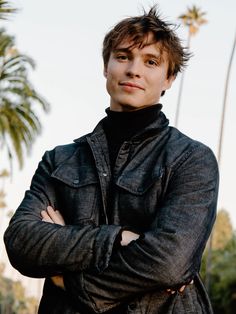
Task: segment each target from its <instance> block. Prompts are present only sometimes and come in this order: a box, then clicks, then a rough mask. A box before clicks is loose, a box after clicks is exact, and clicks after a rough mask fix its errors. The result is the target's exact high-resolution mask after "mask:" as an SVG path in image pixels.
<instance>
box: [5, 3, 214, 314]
mask: <svg viewBox="0 0 236 314" xmlns="http://www.w3.org/2000/svg"><path fill="white" fill-rule="evenodd" d="M103 58H104V76H105V78H106V82H107V91H108V93H109V95H110V108H109V109H107V110H106V113H107V117H105V118H104V119H103V120H102V121H100V122H99V124H98V125H97V126H96V128H95V130H94V131H93V132H92V133H91V134H88V135H86V136H83V137H81V138H79V139H77V140H75V142H74V143H73V144H70V145H64V146H58V147H56V148H55V149H54V150H53V151H50V152H46V153H45V155H44V157H43V159H42V161H41V162H40V164H39V166H38V169H37V170H36V173H35V175H34V177H33V180H32V184H31V187H30V190H29V191H27V192H26V195H25V198H24V199H23V201H22V203H21V205H20V206H19V208H18V209H17V211H16V213H15V215H14V216H13V218H12V220H11V222H10V225H9V227H8V229H7V230H6V232H5V243H6V248H7V251H8V254H9V258H10V261H11V263H12V265H13V266H14V267H15V268H17V269H18V270H19V271H20V272H21V273H22V274H24V275H26V276H31V277H45V278H46V281H45V286H44V292H43V297H42V300H41V304H40V309H39V313H43V314H53V313H56V314H59V313H61V314H69V313H70V314H72V313H74V314H75V313H79V314H87V313H112V314H115V313H119V314H125V313H136V314H138V313H148V314H156V313H163V314H166V313H176V314H181V313H192V314H196V313H212V309H211V305H210V302H209V299H208V296H207V293H206V291H205V289H204V287H203V284H202V282H201V279H200V277H199V269H200V264H201V258H202V253H203V251H204V248H205V245H206V242H207V239H208V237H209V234H210V232H211V229H212V225H213V222H214V219H215V212H216V202H217V192H218V168H217V163H216V160H215V157H214V155H213V153H212V151H211V150H210V149H209V148H208V147H206V146H205V145H203V144H202V143H199V142H197V141H194V140H192V139H190V138H189V137H187V136H186V135H184V134H182V133H181V132H179V131H178V130H177V129H176V128H173V127H169V126H168V120H167V119H166V117H165V115H164V114H163V113H162V111H161V109H162V106H161V105H160V104H159V99H160V97H161V95H163V94H164V93H165V91H166V90H167V89H169V88H170V87H171V84H172V83H173V81H174V79H175V77H176V75H177V73H178V72H179V71H180V70H181V69H182V68H183V67H184V65H185V64H186V62H187V61H188V58H189V54H188V53H187V52H185V50H184V48H183V47H182V46H181V44H180V41H179V39H178V37H177V36H176V35H175V33H174V31H173V30H172V29H171V27H170V25H168V24H167V23H165V22H164V21H162V20H161V19H160V18H159V17H158V15H157V13H156V10H155V8H152V9H151V10H150V11H149V12H148V13H144V14H143V15H142V16H138V17H133V18H127V19H125V20H123V21H121V22H120V23H118V24H117V25H116V26H115V27H114V28H113V29H112V30H111V31H110V32H109V33H108V34H107V35H106V37H105V39H104V45H103ZM54 209H56V210H57V211H54Z"/></svg>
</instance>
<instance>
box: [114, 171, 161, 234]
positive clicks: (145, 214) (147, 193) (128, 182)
mask: <svg viewBox="0 0 236 314" xmlns="http://www.w3.org/2000/svg"><path fill="white" fill-rule="evenodd" d="M163 176H164V169H163V168H162V167H160V166H157V167H155V168H153V169H152V171H151V172H150V170H148V171H145V170H144V169H137V170H136V171H135V172H133V171H132V172H131V171H130V172H129V171H124V172H123V173H122V174H121V176H120V177H119V178H118V179H117V181H116V186H118V191H119V192H118V195H119V196H118V198H119V201H118V205H117V206H118V207H119V212H120V220H121V222H122V223H124V224H127V225H130V226H133V225H134V224H135V227H136V228H137V229H138V230H141V231H144V230H145V229H146V228H148V227H149V226H150V224H151V223H152V221H153V217H154V216H155V214H156V212H157V210H158V206H159V204H160V201H161V195H162V179H163Z"/></svg>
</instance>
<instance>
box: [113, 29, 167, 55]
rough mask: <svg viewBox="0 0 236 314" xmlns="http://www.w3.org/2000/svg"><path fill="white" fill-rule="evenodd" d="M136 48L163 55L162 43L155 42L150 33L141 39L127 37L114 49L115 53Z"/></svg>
mask: <svg viewBox="0 0 236 314" xmlns="http://www.w3.org/2000/svg"><path fill="white" fill-rule="evenodd" d="M135 48H138V49H145V48H146V49H145V50H153V51H154V50H155V51H156V52H158V53H159V54H162V53H163V49H162V44H161V42H158V41H157V40H155V38H154V36H153V34H152V33H148V34H147V35H145V36H142V37H141V38H140V37H139V38H135V37H134V38H133V37H125V38H124V39H123V40H122V41H121V42H120V43H117V45H116V46H115V47H114V49H113V51H115V50H120V49H122V50H123V49H125V50H129V51H131V50H133V49H135Z"/></svg>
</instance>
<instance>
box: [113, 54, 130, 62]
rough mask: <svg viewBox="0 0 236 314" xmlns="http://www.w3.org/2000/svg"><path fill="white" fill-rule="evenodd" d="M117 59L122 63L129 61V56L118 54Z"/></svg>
mask: <svg viewBox="0 0 236 314" xmlns="http://www.w3.org/2000/svg"><path fill="white" fill-rule="evenodd" d="M116 59H117V60H120V61H125V60H128V56H127V55H125V54H118V55H117V56H116Z"/></svg>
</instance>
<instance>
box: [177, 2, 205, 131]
mask: <svg viewBox="0 0 236 314" xmlns="http://www.w3.org/2000/svg"><path fill="white" fill-rule="evenodd" d="M205 15H206V13H205V12H202V11H201V9H200V8H198V7H196V6H195V5H193V6H192V7H191V8H188V9H187V12H186V13H184V14H182V15H180V16H179V17H178V18H179V19H180V20H181V22H182V23H183V25H184V26H186V27H187V28H188V39H187V48H189V47H190V40H191V37H192V36H194V35H195V34H196V33H197V32H198V31H199V28H200V26H201V25H203V24H206V23H207V20H206V19H205V18H204V16H205ZM184 73H185V72H183V73H182V75H181V79H180V87H179V94H178V98H177V106H176V113H175V126H176V127H177V126H178V122H179V112H180V103H181V98H182V92H183V85H184Z"/></svg>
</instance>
